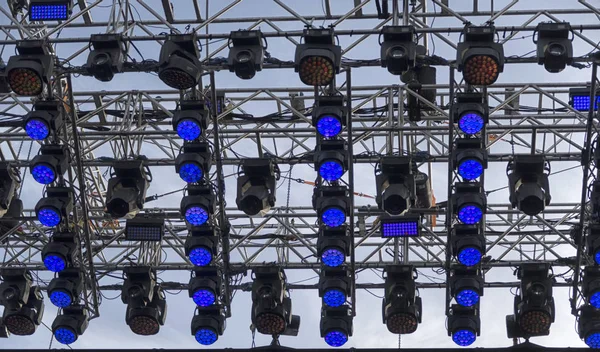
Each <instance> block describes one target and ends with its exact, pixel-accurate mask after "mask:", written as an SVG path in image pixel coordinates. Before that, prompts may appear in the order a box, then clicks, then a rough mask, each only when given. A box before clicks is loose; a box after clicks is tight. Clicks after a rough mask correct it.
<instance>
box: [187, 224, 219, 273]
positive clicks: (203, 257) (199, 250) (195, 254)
mask: <svg viewBox="0 0 600 352" xmlns="http://www.w3.org/2000/svg"><path fill="white" fill-rule="evenodd" d="M218 245H219V237H218V236H217V235H216V234H215V228H214V227H212V226H209V225H208V226H194V227H192V228H191V230H190V233H189V234H188V237H187V239H186V240H185V245H184V249H185V255H186V256H188V258H189V259H190V262H192V264H194V265H195V266H207V265H209V264H210V263H211V262H212V260H213V258H214V257H215V256H216V255H217V248H218Z"/></svg>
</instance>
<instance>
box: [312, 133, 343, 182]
mask: <svg viewBox="0 0 600 352" xmlns="http://www.w3.org/2000/svg"><path fill="white" fill-rule="evenodd" d="M315 170H316V171H317V172H318V173H319V176H321V178H322V179H323V180H325V181H328V182H334V181H338V180H339V179H340V178H342V175H343V174H344V173H345V172H346V170H348V143H347V142H346V141H345V140H342V139H324V140H319V141H318V142H317V148H316V150H315Z"/></svg>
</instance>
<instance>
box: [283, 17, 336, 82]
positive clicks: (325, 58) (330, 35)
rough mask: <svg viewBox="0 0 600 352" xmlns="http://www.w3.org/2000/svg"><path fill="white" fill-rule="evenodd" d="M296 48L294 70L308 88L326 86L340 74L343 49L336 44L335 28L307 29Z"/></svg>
mask: <svg viewBox="0 0 600 352" xmlns="http://www.w3.org/2000/svg"><path fill="white" fill-rule="evenodd" d="M302 38H303V39H304V43H303V44H299V45H297V46H296V54H295V59H294V70H295V71H296V72H298V73H299V75H300V80H301V81H302V83H304V84H306V85H307V86H326V85H329V84H330V83H331V82H333V79H334V77H335V74H337V73H340V63H341V60H342V48H341V47H340V46H339V45H335V44H334V30H333V28H319V29H316V28H314V29H313V28H307V29H304V32H303V34H302Z"/></svg>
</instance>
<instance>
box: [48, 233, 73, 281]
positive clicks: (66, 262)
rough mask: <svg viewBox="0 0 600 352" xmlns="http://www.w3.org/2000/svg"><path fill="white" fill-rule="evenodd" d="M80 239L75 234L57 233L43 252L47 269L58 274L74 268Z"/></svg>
mask: <svg viewBox="0 0 600 352" xmlns="http://www.w3.org/2000/svg"><path fill="white" fill-rule="evenodd" d="M78 239H79V237H78V236H77V235H76V234H75V233H73V232H56V233H54V235H52V237H51V238H50V242H49V243H48V244H46V245H45V246H44V249H43V250H42V260H43V262H44V265H45V266H46V269H48V270H50V271H52V272H54V273H58V272H61V271H63V270H65V269H66V268H69V267H72V266H73V259H74V258H75V256H76V254H77V251H78V244H79V243H78Z"/></svg>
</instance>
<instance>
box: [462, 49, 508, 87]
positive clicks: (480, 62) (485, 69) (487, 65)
mask: <svg viewBox="0 0 600 352" xmlns="http://www.w3.org/2000/svg"><path fill="white" fill-rule="evenodd" d="M499 74H500V68H499V65H498V62H497V61H496V60H495V59H494V58H492V57H491V56H487V55H475V56H472V57H470V58H468V59H467V60H466V61H465V67H464V72H463V77H464V78H465V81H466V82H467V83H468V84H472V85H477V86H487V85H490V84H492V83H494V82H496V80H497V79H498V75H499Z"/></svg>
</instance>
